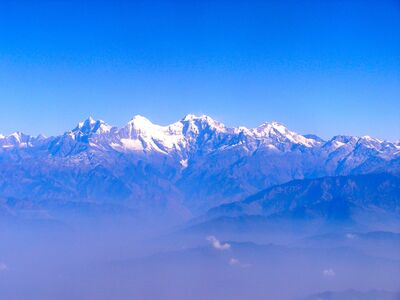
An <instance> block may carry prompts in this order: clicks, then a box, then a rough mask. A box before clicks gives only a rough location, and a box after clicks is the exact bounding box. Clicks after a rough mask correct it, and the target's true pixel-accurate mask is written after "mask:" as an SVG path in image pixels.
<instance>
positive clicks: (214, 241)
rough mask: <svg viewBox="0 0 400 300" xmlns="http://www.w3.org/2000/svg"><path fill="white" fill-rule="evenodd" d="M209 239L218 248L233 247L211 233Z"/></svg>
mask: <svg viewBox="0 0 400 300" xmlns="http://www.w3.org/2000/svg"><path fill="white" fill-rule="evenodd" d="M206 239H207V241H209V242H210V243H211V246H212V247H213V248H214V249H217V250H221V251H223V250H228V249H230V248H231V245H230V244H228V243H221V242H220V241H219V240H218V239H217V238H216V237H215V236H213V235H210V236H208V237H207V238H206Z"/></svg>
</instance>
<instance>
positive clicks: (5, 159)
mask: <svg viewBox="0 0 400 300" xmlns="http://www.w3.org/2000/svg"><path fill="white" fill-rule="evenodd" d="M399 160H400V145H399V144H396V143H390V142H386V141H380V140H377V139H373V138H370V137H352V136H336V137H334V138H332V139H331V140H329V141H323V140H322V139H321V138H319V137H316V136H313V135H307V136H302V135H300V134H297V133H295V132H292V131H290V130H288V129H287V128H286V127H284V126H283V125H281V124H279V123H276V122H273V123H265V124H262V125H261V126H259V127H257V128H251V129H249V128H245V127H239V128H228V127H226V126H225V125H223V124H221V123H219V122H218V121H215V120H213V119H212V118H210V117H208V116H200V117H197V116H194V115H188V116H186V117H185V118H183V119H182V120H180V121H178V122H176V123H173V124H171V125H168V126H158V125H155V124H153V123H151V122H150V121H149V120H147V119H146V118H144V117H141V116H136V117H134V118H133V119H132V120H131V121H130V122H128V124H127V125H126V126H124V127H122V128H116V127H112V126H110V125H108V124H106V123H105V122H103V121H96V120H93V119H92V118H89V119H87V120H86V121H84V122H81V123H79V124H78V126H77V127H76V128H74V129H73V130H72V131H69V132H66V133H65V134H63V135H60V136H56V137H50V138H45V137H43V136H39V137H31V136H28V135H24V134H21V133H14V134H12V135H10V136H7V137H4V136H1V137H0V197H1V198H3V199H10V198H12V199H20V200H24V201H31V202H33V203H32V204H31V205H35V204H37V203H38V202H40V203H42V204H43V203H44V202H55V201H58V202H68V201H79V202H89V203H99V204H103V203H112V204H114V205H121V206H125V207H126V206H128V207H131V208H135V209H139V210H140V209H141V208H146V207H147V208H149V207H151V208H152V209H153V210H157V209H159V210H160V211H165V210H167V211H170V212H172V213H174V214H177V215H181V216H182V215H186V216H187V215H190V213H194V214H197V213H202V212H204V211H205V210H207V209H209V208H210V207H213V206H216V205H219V204H222V203H226V202H232V201H235V200H240V199H243V198H244V197H246V196H249V195H251V194H253V193H255V192H258V191H259V190H261V189H264V188H268V187H270V186H273V185H277V184H282V183H284V182H288V181H291V180H293V179H303V178H315V177H321V176H327V175H328V176H331V175H349V174H365V173H371V172H382V171H387V172H392V173H396V172H398V170H399ZM338 180H339V181H340V179H338ZM315 184H317V183H315ZM326 184H334V183H332V182H331V183H328V182H326ZM299 188H301V187H299ZM308 189H309V191H308V193H309V194H310V195H311V194H312V193H314V194H315V195H316V194H317V193H318V190H317V188H313V187H312V186H310V187H308ZM349 189H350V187H349ZM332 196H334V197H336V196H339V195H332ZM326 197H328V196H326ZM299 201H301V200H299ZM283 202H285V201H283ZM285 203H286V202H285ZM285 203H282V204H281V205H288V203H286V204H285ZM320 204H321V205H322V203H320ZM392 204H393V203H392ZM388 205H391V204H390V203H388ZM274 209H278V208H273V207H269V206H268V205H264V206H263V208H262V210H263V211H264V212H268V211H270V212H273V211H274Z"/></svg>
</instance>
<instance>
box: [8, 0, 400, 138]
mask: <svg viewBox="0 0 400 300" xmlns="http://www.w3.org/2000/svg"><path fill="white" fill-rule="evenodd" d="M0 105H1V106H0V107H1V109H0V133H3V134H9V133H11V132H13V131H16V130H19V131H23V132H26V133H29V134H38V133H44V134H46V135H53V134H59V133H62V132H64V131H66V130H68V129H71V128H72V127H74V126H75V125H76V123H77V122H78V121H80V120H82V119H84V118H86V117H87V116H89V115H92V116H93V117H95V118H98V119H103V120H105V121H107V122H109V123H110V124H112V125H118V126H121V125H123V124H125V123H126V122H127V121H128V120H129V119H130V118H131V117H132V116H133V115H135V114H141V115H144V116H146V117H148V118H149V119H150V120H152V121H153V122H155V123H160V124H167V123H170V122H173V121H176V120H178V119H180V118H181V117H183V116H184V115H185V114H187V113H196V114H208V115H210V116H212V117H214V118H216V119H218V120H220V121H222V122H224V123H225V124H226V125H231V126H236V125H244V126H249V127H253V126H257V125H258V124H260V123H262V122H264V121H272V120H276V121H279V122H281V123H283V124H285V125H287V126H288V127H289V128H291V129H292V130H295V131H297V132H300V133H311V132H312V133H316V134H318V135H321V136H322V137H325V138H328V137H331V136H332V135H336V134H354V135H367V134H368V135H371V136H376V137H380V138H385V139H389V140H399V139H400V1H399V0H377V1H368V0H360V1H352V0H337V1H335V0H332V1H325V0H319V1H307V0H305V1H285V0H276V1H267V0H265V1H247V0H246V1H235V0H230V1H218V0H214V1H207V0H198V1H190V0H186V1H167V0H165V1H156V0H153V1H118V0H114V1H101V0H97V1H82V0H80V1H76V0H68V1H57V0H53V1H41V0H35V1H33V0H32V1H18V0H1V1H0Z"/></svg>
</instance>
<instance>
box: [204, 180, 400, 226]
mask: <svg viewBox="0 0 400 300" xmlns="http://www.w3.org/2000/svg"><path fill="white" fill-rule="evenodd" d="M399 207H400V177H399V176H396V175H391V174H387V173H383V174H367V175H350V176H337V177H323V178H317V179H304V180H294V181H291V182H288V183H285V184H282V185H277V186H274V187H271V188H269V189H266V190H264V191H261V192H259V193H257V194H254V195H252V196H250V197H248V198H246V199H244V200H243V201H238V202H234V203H230V204H224V205H221V206H218V207H216V208H213V209H211V210H210V211H209V212H208V213H207V214H206V215H205V216H204V217H201V218H199V219H198V220H197V221H198V222H200V224H201V225H196V226H200V227H202V226H205V227H207V224H210V225H209V226H214V227H216V226H218V224H221V226H222V227H224V226H225V227H228V228H229V227H231V226H234V225H233V224H235V226H243V227H246V226H251V227H252V225H251V224H253V223H254V224H257V225H254V226H255V227H258V228H264V229H265V228H266V227H270V228H271V227H274V226H275V227H278V228H280V230H283V228H284V227H279V226H278V225H277V224H281V225H282V224H305V225H307V226H311V227H313V226H314V227H315V226H317V227H318V228H320V229H321V228H323V227H324V226H330V227H332V228H333V227H335V226H341V227H343V226H348V227H349V226H350V227H353V228H359V229H360V228H363V229H366V228H368V229H370V230H379V229H382V228H385V226H389V228H392V229H393V228H396V226H399V219H400V218H399V216H400V210H399ZM222 224H223V225H222ZM278 228H275V229H278ZM256 230H257V229H256Z"/></svg>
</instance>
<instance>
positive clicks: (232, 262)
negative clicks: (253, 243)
mask: <svg viewBox="0 0 400 300" xmlns="http://www.w3.org/2000/svg"><path fill="white" fill-rule="evenodd" d="M229 264H230V265H231V266H238V267H241V268H248V267H250V264H242V263H241V262H240V260H238V259H237V258H234V257H232V258H231V259H230V260H229Z"/></svg>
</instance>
